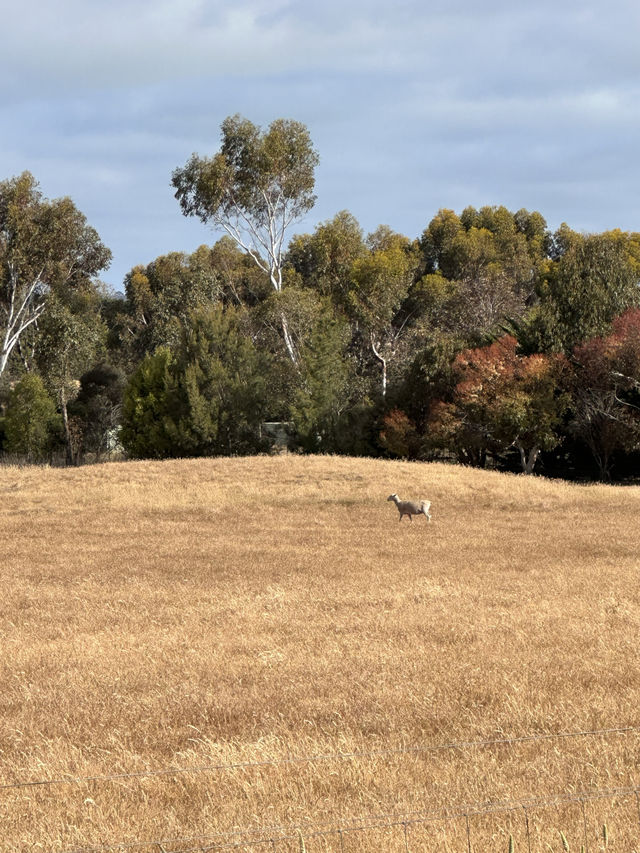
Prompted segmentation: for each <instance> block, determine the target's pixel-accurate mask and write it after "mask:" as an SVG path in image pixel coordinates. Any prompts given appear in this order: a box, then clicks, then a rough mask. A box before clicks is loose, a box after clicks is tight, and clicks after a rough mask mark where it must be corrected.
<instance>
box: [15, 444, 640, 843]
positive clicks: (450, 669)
mask: <svg viewBox="0 0 640 853" xmlns="http://www.w3.org/2000/svg"><path fill="white" fill-rule="evenodd" d="M391 492H397V493H398V494H399V495H400V496H401V497H402V498H428V499H430V500H431V501H432V510H431V511H432V514H433V521H432V523H431V524H428V523H427V522H426V519H424V518H422V517H418V518H417V519H415V520H414V521H413V522H411V523H410V522H409V521H408V520H407V519H403V521H402V523H398V512H397V510H396V508H395V506H394V505H393V504H392V503H388V502H386V498H387V496H388V495H389V494H390V493H391ZM639 518H640V489H638V488H617V487H606V486H577V485H567V484H565V483H561V482H550V481H546V480H544V479H541V478H526V477H523V476H510V475H504V474H496V473H491V472H481V471H475V470H469V469H463V468H456V467H449V466H444V465H423V464H412V463H402V462H387V461H377V460H364V459H360V460H356V459H345V458H330V457H299V456H284V457H258V458H250V459H207V460H189V461H171V462H158V463H134V462H129V463H114V464H109V465H100V466H95V467H86V468H79V469H67V470H58V469H47V468H45V469H38V468H17V467H8V468H0V542H1V565H0V584H1V591H2V594H1V597H0V610H1V619H0V644H1V646H0V647H1V650H2V657H1V660H0V664H1V673H2V675H1V682H0V686H1V690H0V785H1V786H2V787H1V789H0V850H2V851H9V850H12V851H13V850H25V851H26V850H47V851H49V850H51V851H67V850H78V849H80V848H89V847H90V848H97V849H100V850H102V849H118V850H120V849H123V850H125V849H126V850H136V851H137V850H140V851H144V850H154V851H158V853H159V851H161V850H165V851H170V850H172V851H173V850H195V849H207V848H212V849H216V848H217V847H218V846H220V847H221V846H222V845H225V846H226V847H227V848H229V847H230V846H231V845H239V846H236V847H235V849H244V850H251V851H258V853H259V851H262V850H277V851H285V850H290V851H294V850H295V851H298V850H301V849H303V848H305V849H306V850H307V851H309V853H312V851H321V850H322V851H325V850H335V851H364V850H368V851H391V853H393V851H407V850H410V851H412V853H413V851H417V850H418V851H423V850H424V851H432V850H442V851H466V853H468V851H469V850H470V849H471V850H472V851H474V853H479V851H494V850H495V851H503V853H507V850H508V848H509V835H510V834H511V835H512V838H513V845H514V850H515V851H516V853H517V851H528V850H534V851H537V850H540V851H548V850H552V851H556V850H557V851H562V850H565V849H570V850H571V851H574V850H575V851H576V853H578V851H580V848H581V845H584V846H585V850H588V851H590V853H593V851H596V850H604V849H607V850H615V851H624V853H631V851H634V850H640V841H639V840H638V839H639V838H640V811H639V810H638V798H637V797H636V796H635V795H634V794H633V793H629V794H628V795H626V796H625V795H622V794H620V795H618V796H615V797H614V796H605V797H602V798H599V799H588V800H587V801H586V802H585V803H580V802H579V801H578V800H579V795H593V794H595V793H596V792H603V791H613V790H617V789H629V788H637V787H639V786H640V658H639V656H638V643H639V640H640V584H639V572H640V526H639V524H638V520H639ZM627 727H636V731H626V732H617V733H613V732H610V733H608V734H598V735H594V734H591V735H589V734H584V735H576V736H573V737H548V738H537V739H532V740H525V739H523V740H519V741H515V742H512V743H486V741H496V740H497V741H501V740H509V739H512V738H524V737H525V736H530V735H557V734H558V733H575V732H580V731H583V732H588V731H593V730H602V729H612V728H616V729H619V728H627ZM483 741H484V742H485V743H479V742H483ZM446 744H458V745H457V746H450V747H449V748H443V749H428V747H435V746H443V745H446ZM413 747H420V749H412V748H413ZM354 753H358V754H356V755H354ZM196 768H200V769H199V770H198V771H196ZM203 768H205V769H203ZM206 768H208V769H206ZM160 770H171V771H172V772H168V773H155V771H160ZM148 771H153V772H148ZM178 771H183V772H178ZM184 771H193V772H184ZM87 777H93V778H87ZM96 777H97V778H96ZM105 777H108V778H105ZM45 781H49V782H51V783H52V784H39V785H27V784H25V783H30V782H45ZM557 796H560V797H563V798H568V797H574V798H575V799H573V800H572V799H568V800H566V801H563V802H562V803H561V804H560V805H557V806H554V805H551V804H550V801H551V800H552V799H553V798H554V797H557ZM533 800H538V801H541V804H539V805H537V806H534V805H530V806H529V807H528V808H525V809H523V808H522V807H517V803H519V802H530V801H533ZM544 803H547V804H546V805H544ZM505 804H514V807H513V809H511V810H507V809H506V807H505ZM472 806H475V807H476V810H479V811H480V812H482V813H480V814H473V815H472V816H471V817H469V818H466V817H453V815H456V814H457V813H459V812H460V813H462V812H464V811H465V810H468V809H469V808H470V807H472ZM480 806H482V808H479V807H480ZM491 809H495V811H494V812H492V811H491ZM446 814H449V815H452V817H450V818H449V819H445V815H446ZM425 815H429V816H432V817H435V816H439V819H437V820H436V819H431V820H422V817H423V816H425ZM403 821H404V823H405V825H403ZM527 822H528V825H529V833H528V838H527V832H526V829H527ZM394 823H395V824H397V825H395V826H394V825H391V824H394ZM372 824H380V826H378V827H377V828H369V829H366V831H364V830H361V831H356V830H357V827H363V826H366V827H369V826H371V825H372ZM385 824H389V825H385ZM604 824H606V826H607V839H606V840H605V838H604V837H603V831H602V827H603V825H604ZM265 827H269V828H270V829H265ZM338 827H342V828H343V832H342V833H339V832H337V831H333V832H331V830H337V828H338ZM298 828H299V829H300V830H301V832H302V837H303V839H304V842H302V841H300V838H299V837H297V829H298ZM560 832H563V833H564V839H563V837H562V836H561V835H560ZM233 833H235V834H233ZM321 833H324V834H321ZM282 836H288V838H289V840H282ZM270 839H272V840H270ZM469 839H470V841H471V843H470V842H469ZM252 840H253V841H254V842H255V841H258V840H261V841H264V842H265V843H264V844H262V845H257V844H253V845H250V844H249V842H251V841H252ZM157 841H162V844H155V843H154V844H151V843H148V844H147V843H146V842H157ZM142 842H145V843H142ZM242 842H244V843H242ZM126 845H130V846H126Z"/></svg>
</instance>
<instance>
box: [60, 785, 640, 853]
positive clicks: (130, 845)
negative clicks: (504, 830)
mask: <svg viewBox="0 0 640 853" xmlns="http://www.w3.org/2000/svg"><path fill="white" fill-rule="evenodd" d="M639 795H640V787H626V788H600V789H593V790H590V791H582V792H580V793H575V794H554V795H552V796H550V797H546V798H540V797H532V798H527V799H522V800H507V801H502V802H489V803H487V802H483V803H471V804H468V805H465V806H460V807H457V808H455V809H453V810H444V811H442V810H441V811H430V812H407V813H404V814H397V813H396V814H391V815H370V816H365V817H361V818H350V819H347V820H346V821H345V822H344V823H340V824H336V823H326V824H313V825H310V824H298V825H290V826H286V827H285V826H264V827H255V828H251V829H249V828H248V829H244V830H239V829H236V830H229V831H227V832H220V833H212V834H206V835H205V834H203V835H196V836H191V837H186V838H172V839H152V840H148V841H130V842H117V843H113V844H106V845H105V844H103V845H100V846H92V847H74V848H69V849H67V850H64V851H62V853H106V851H109V850H132V849H135V848H143V847H157V848H158V850H161V851H164V853H170V851H169V850H167V847H169V846H172V845H185V844H197V846H194V847H190V848H186V849H182V850H181V851H180V853H208V851H210V850H231V849H234V848H235V849H237V848H239V847H257V846H261V845H264V844H276V843H278V842H285V841H295V840H296V839H299V838H300V836H301V835H302V837H303V838H304V840H305V841H306V840H309V839H312V838H320V837H324V836H328V835H342V834H348V833H353V832H368V831H371V830H373V829H391V828H393V827H400V826H403V827H409V826H415V825H419V824H425V823H433V822H436V821H449V820H458V819H461V818H467V819H468V818H471V817H478V816H482V815H488V814H504V813H507V812H520V811H522V812H523V814H524V815H525V817H526V832H527V837H528V836H529V820H528V813H529V812H531V811H534V810H536V809H547V808H554V807H556V808H557V807H560V806H563V805H567V804H570V803H575V804H579V805H580V806H581V807H582V810H583V816H584V805H585V803H588V802H593V801H597V800H603V799H619V798H624V797H631V796H633V797H635V799H636V805H637V807H638V816H639V820H640V796H639ZM469 831H470V828H469V824H468V823H467V832H469ZM257 835H259V836H261V837H259V838H257V837H256V836H257ZM251 836H253V837H251ZM234 837H235V838H236V839H237V840H235V841H232V840H231V839H232V838H234ZM214 839H219V841H215V840H214ZM222 839H226V840H222ZM210 842H213V843H210Z"/></svg>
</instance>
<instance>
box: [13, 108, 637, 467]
mask: <svg viewBox="0 0 640 853" xmlns="http://www.w3.org/2000/svg"><path fill="white" fill-rule="evenodd" d="M221 130H222V133H221V146H220V149H219V151H218V152H217V153H215V154H214V155H213V156H212V157H202V156H200V155H197V154H194V155H193V156H192V157H191V158H190V159H189V160H188V161H187V163H186V164H185V166H184V167H181V168H177V169H176V170H175V171H174V173H173V175H172V185H173V188H174V191H175V195H176V199H177V201H178V204H179V206H180V208H181V210H182V213H183V214H184V215H186V216H196V217H198V218H199V219H200V220H201V221H203V222H205V223H207V224H210V225H211V226H213V228H214V229H216V230H218V231H219V232H224V236H222V237H221V238H220V239H218V240H217V242H215V243H214V244H213V245H205V246H201V247H200V248H198V249H197V250H196V251H195V252H193V253H192V254H189V253H184V252H169V253H168V254H166V255H162V256H160V257H158V258H156V259H155V260H153V261H151V262H150V263H148V264H146V265H139V266H136V267H134V268H133V269H132V270H131V271H130V272H129V273H128V274H127V275H126V277H125V281H124V298H122V297H121V296H119V295H118V294H115V293H113V292H110V291H109V290H108V289H107V288H106V287H105V286H104V285H102V284H101V283H100V280H99V275H100V274H101V273H102V272H103V271H104V270H105V269H107V268H108V265H109V262H110V259H111V253H110V251H109V250H108V249H107V248H106V247H105V246H104V245H103V244H102V242H101V240H100V237H99V235H98V234H97V233H96V231H95V230H94V229H93V228H91V226H90V225H89V224H88V223H87V221H86V219H85V217H84V216H83V215H82V213H80V211H78V210H77V208H76V207H75V205H74V203H73V202H72V201H71V200H70V199H68V198H63V199H56V200H49V199H47V198H45V197H44V196H43V195H42V193H41V191H40V188H39V185H38V183H37V181H36V180H35V178H34V177H33V176H32V175H31V174H30V173H28V172H25V173H23V174H22V175H20V176H18V177H15V178H11V179H8V180H5V181H4V182H2V183H0V451H1V452H2V453H3V454H4V455H5V457H6V458H11V459H15V458H20V459H26V460H30V461H42V460H48V459H51V458H52V457H53V456H56V457H60V456H63V457H64V459H65V460H66V462H67V463H69V464H74V463H79V462H81V461H87V460H89V459H94V460H95V459H97V460H100V459H102V458H105V456H107V455H108V454H109V453H110V452H112V451H113V450H114V448H117V449H123V451H124V452H125V453H126V454H127V455H128V456H130V457H134V458H165V457H181V456H209V455H218V454H224V455H229V454H247V453H256V452H261V451H264V450H267V449H268V443H269V442H268V438H267V436H266V435H265V433H264V430H263V429H262V427H261V425H262V424H264V423H265V422H270V421H276V422H281V423H284V424H287V425H288V428H289V430H290V440H291V446H292V447H295V448H297V449H299V450H300V451H304V452H323V453H342V454H356V455H371V456H380V455H384V456H390V457H398V458H407V459H416V460H430V459H439V458H446V459H452V460H458V461H460V462H462V463H465V464H469V465H475V466H480V467H484V466H489V465H490V466H492V467H498V468H502V469H507V470H521V471H523V472H525V473H532V472H533V471H534V470H535V471H540V472H542V473H546V474H549V475H553V476H565V477H579V478H590V477H597V478H600V479H603V480H609V479H612V478H626V477H633V476H637V475H638V473H639V472H640V288H639V281H640V234H638V233H628V232H623V231H621V230H619V229H616V230H611V231H607V232H604V233H601V234H589V235H585V234H581V233H578V232H576V231H574V230H572V229H571V228H569V227H568V226H567V225H565V224H563V225H562V226H560V228H558V229H557V230H556V231H555V232H551V231H550V230H549V228H548V227H547V223H546V222H545V219H544V218H543V216H542V215H541V214H540V213H538V212H535V211H534V212H530V211H527V210H525V209H521V210H518V211H515V212H513V211H510V210H507V209H506V208H505V207H495V206H492V207H489V206H487V207H483V208H480V209H476V208H474V207H471V206H470V207H467V208H465V209H464V210H462V211H461V212H459V213H456V212H454V211H452V210H440V211H438V213H437V214H436V215H435V216H434V217H433V218H432V219H431V221H430V222H428V224H427V225H426V227H425V229H424V231H423V232H422V234H421V235H420V236H419V237H417V238H409V237H406V236H404V235H402V234H399V233H396V232H394V231H393V230H392V229H391V228H389V227H387V226H380V227H379V228H377V229H376V230H375V231H374V232H372V233H371V234H365V233H364V232H363V230H362V228H361V227H360V225H359V223H358V222H357V220H356V219H355V218H354V216H352V215H351V214H350V213H349V212H348V211H341V212H339V213H337V214H336V215H335V216H334V217H333V218H332V219H330V220H328V221H326V222H323V223H321V224H320V225H318V226H317V227H316V229H315V230H314V231H313V232H312V233H307V234H295V233H294V234H293V236H290V232H291V231H292V229H293V227H294V225H295V223H296V222H298V221H299V220H300V218H301V217H303V216H304V215H305V214H306V213H307V212H308V211H309V210H310V209H311V208H312V206H313V204H314V201H315V196H314V194H313V190H314V173H315V167H316V166H317V163H318V155H317V152H316V151H315V149H314V147H313V144H312V142H311V139H310V137H309V133H308V131H307V129H306V127H305V126H304V125H302V124H300V123H299V122H295V121H290V120H284V119H278V120H276V121H274V122H273V123H272V124H271V125H270V126H269V127H268V128H267V129H266V130H262V129H261V128H259V127H257V126H256V125H254V124H253V123H252V122H250V121H248V120H247V119H243V118H241V117H239V116H232V117H230V118H228V119H226V120H225V121H224V122H223V124H222V128H221Z"/></svg>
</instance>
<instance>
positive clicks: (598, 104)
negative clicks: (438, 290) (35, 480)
mask: <svg viewBox="0 0 640 853" xmlns="http://www.w3.org/2000/svg"><path fill="white" fill-rule="evenodd" d="M639 28H640V5H638V4H637V3H636V0H609V3H608V4H607V5H606V6H603V5H602V4H601V3H600V2H598V3H596V2H595V0H563V2H561V3H559V2H557V0H538V2H537V3H535V4H516V3H513V2H512V0H509V2H507V0H484V2H483V3H481V4H479V3H477V2H475V0H396V2H394V3H393V4H392V3H389V2H388V0H384V2H383V0H347V2H344V0H341V2H338V0H324V2H323V3H312V2H310V0H56V2H55V3H53V2H50V0H22V2H20V3H13V4H9V5H8V8H7V9H5V10H3V34H4V35H5V39H4V42H3V51H2V52H1V53H0V126H2V127H3V128H4V129H5V132H4V133H3V134H2V136H0V161H1V162H2V163H3V173H4V174H3V175H2V176H0V177H4V176H8V175H10V174H15V173H17V172H18V171H21V170H22V169H23V168H29V169H31V170H32V171H33V172H34V174H35V175H36V177H37V178H38V179H39V180H40V181H41V183H42V189H43V192H44V193H45V194H47V195H62V194H66V193H69V194H70V195H72V197H73V198H74V199H75V200H76V202H77V203H78V205H79V207H80V208H81V209H82V210H83V211H84V212H85V213H86V214H87V216H88V217H89V220H90V222H91V223H92V224H93V225H95V227H96V228H97V229H98V231H99V232H100V233H101V235H102V236H103V238H104V239H105V241H106V242H107V243H108V244H109V245H110V246H111V248H112V249H113V251H114V255H115V259H114V265H113V273H112V275H113V279H112V280H113V281H114V282H115V283H116V284H118V283H119V282H120V281H121V277H122V275H123V274H124V272H126V270H127V269H129V268H130V267H131V266H132V265H133V264H134V263H139V262H147V261H148V260H151V259H152V258H153V257H155V255H156V254H158V253H160V252H161V251H171V250H173V249H178V248H194V247H195V245H197V244H198V242H201V241H202V239H203V234H205V235H208V236H209V237H211V235H210V232H207V231H206V230H204V229H198V230H197V232H196V229H195V228H194V227H192V226H193V225H194V223H188V222H186V221H185V220H183V219H182V218H181V216H180V213H179V209H178V207H177V205H176V203H175V201H174V199H173V197H172V192H171V188H170V186H169V177H170V173H171V170H172V169H173V168H175V167H176V166H178V165H181V164H182V163H183V162H184V160H185V159H186V157H188V156H189V154H190V153H191V152H192V151H194V150H196V151H200V152H202V153H205V152H208V151H209V152H210V151H212V150H214V149H215V147H216V146H217V143H218V139H219V126H220V123H221V121H222V119H224V117H225V116H226V115H229V114H231V113H235V112H241V113H243V114H244V115H246V116H248V117H249V118H251V119H252V120H254V121H256V122H258V123H260V124H266V123H268V122H269V121H270V120H271V119H273V118H275V117H276V116H286V117H291V118H297V119H300V120H301V121H304V122H305V123H306V124H307V125H308V126H309V128H310V131H311V134H312V137H313V139H314V142H315V143H316V145H317V147H318V149H319V152H320V155H321V166H320V169H319V171H318V187H317V190H318V196H319V201H318V206H317V208H316V210H315V211H314V212H313V214H312V216H313V217H316V220H313V219H312V220H310V221H309V222H308V223H306V224H305V226H304V227H305V228H311V227H313V221H317V220H321V219H326V218H328V217H330V216H332V215H333V214H334V213H335V212H336V211H337V210H339V209H342V208H345V207H346V208H350V209H352V210H353V212H354V213H355V214H356V215H357V216H359V217H360V218H361V219H362V221H363V225H364V227H365V228H366V229H368V230H370V229H372V228H374V227H375V226H376V225H377V224H378V223H379V222H381V221H386V222H388V223H389V224H390V225H391V226H392V227H395V228H398V229H399V230H403V231H405V233H408V234H409V235H411V236H415V235H416V234H417V233H419V232H420V231H421V230H422V228H423V227H424V226H425V224H426V222H427V221H428V219H429V218H430V217H431V216H432V215H433V213H434V212H435V210H437V208H438V207H440V206H448V207H455V208H457V207H459V206H465V205H466V204H478V205H480V204H491V203H505V204H508V205H513V206H515V207H522V206H525V207H529V208H535V207H538V208H539V209H540V210H541V211H542V213H543V214H544V215H545V216H547V218H548V219H549V220H550V221H553V222H556V223H559V221H561V220H562V219H566V220H567V221H568V222H569V223H570V224H572V225H573V226H574V227H582V223H583V222H584V223H586V224H585V226H584V227H589V228H594V227H597V225H594V223H597V222H598V221H600V222H601V223H602V224H601V228H602V229H604V228H605V227H613V226H615V225H620V226H621V227H626V228H629V227H633V225H634V220H635V217H636V212H635V210H636V197H637V193H638V190H640V187H639V186H638V179H637V178H635V175H636V172H637V170H636V169H635V159H636V153H635V151H634V140H635V139H636V138H637V137H638V133H639V132H640V127H638V125H639V124H640V118H639V117H638V115H637V110H636V108H635V105H636V103H637V99H638V89H639V88H640V83H639V82H638V81H640V51H638V50H637V36H638V30H639ZM7 129H10V133H9V132H8V130H7ZM621 175H626V181H623V180H621V177H620V176H621ZM607 187H609V188H610V192H606V188H607ZM589 199H591V200H592V201H591V208H590V202H589ZM635 227H636V228H638V227H640V223H637V224H636V225H635Z"/></svg>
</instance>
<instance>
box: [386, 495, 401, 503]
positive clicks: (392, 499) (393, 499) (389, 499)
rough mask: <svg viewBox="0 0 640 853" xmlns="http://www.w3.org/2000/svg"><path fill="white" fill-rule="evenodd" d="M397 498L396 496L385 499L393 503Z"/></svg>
mask: <svg viewBox="0 0 640 853" xmlns="http://www.w3.org/2000/svg"><path fill="white" fill-rule="evenodd" d="M397 497H398V496H397V495H396V494H393V495H389V497H388V498H387V500H388V501H395V500H396V498H397Z"/></svg>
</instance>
